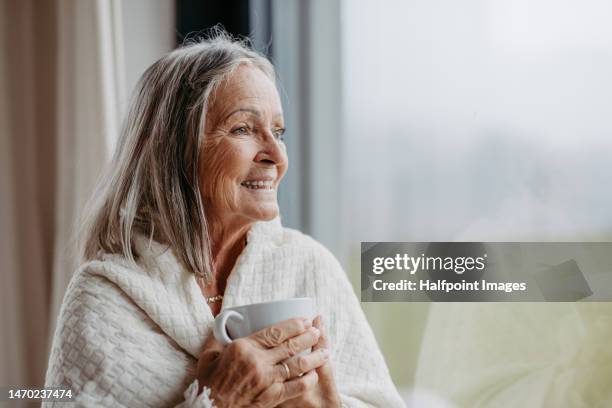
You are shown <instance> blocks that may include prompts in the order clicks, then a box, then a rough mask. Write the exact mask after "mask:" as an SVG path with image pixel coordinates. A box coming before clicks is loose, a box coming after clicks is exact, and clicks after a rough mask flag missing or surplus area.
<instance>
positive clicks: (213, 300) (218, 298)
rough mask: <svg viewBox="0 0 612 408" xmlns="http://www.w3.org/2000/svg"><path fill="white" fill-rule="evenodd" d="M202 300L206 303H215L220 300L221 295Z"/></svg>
mask: <svg viewBox="0 0 612 408" xmlns="http://www.w3.org/2000/svg"><path fill="white" fill-rule="evenodd" d="M204 299H205V300H206V303H215V302H216V301H218V300H222V299H223V295H215V296H210V297H206V296H204Z"/></svg>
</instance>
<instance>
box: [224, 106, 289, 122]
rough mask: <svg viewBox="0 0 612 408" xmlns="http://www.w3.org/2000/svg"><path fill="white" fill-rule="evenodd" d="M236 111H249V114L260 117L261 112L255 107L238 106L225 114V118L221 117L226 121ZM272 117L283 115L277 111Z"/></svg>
mask: <svg viewBox="0 0 612 408" xmlns="http://www.w3.org/2000/svg"><path fill="white" fill-rule="evenodd" d="M238 112H248V113H251V114H253V115H255V116H257V117H258V118H260V117H261V116H262V114H261V112H260V111H259V110H258V109H255V108H238V109H236V110H234V111H232V112H231V113H230V114H229V115H227V116H226V117H225V119H223V122H225V121H226V120H228V119H229V118H230V117H231V116H232V115H234V114H236V113H238ZM274 117H275V118H278V117H280V118H282V117H283V115H282V113H277V114H275V115H274Z"/></svg>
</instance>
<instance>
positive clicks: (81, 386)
mask: <svg viewBox="0 0 612 408" xmlns="http://www.w3.org/2000/svg"><path fill="white" fill-rule="evenodd" d="M247 241H248V245H247V246H246V248H245V250H244V251H243V253H242V254H241V255H240V257H239V258H238V260H237V261H236V265H235V267H234V269H233V270H232V272H231V274H230V276H229V278H228V281H227V287H226V290H225V294H224V299H223V306H222V308H223V309H224V308H228V307H232V306H237V305H243V304H249V303H256V302H264V301H270V300H276V299H287V298H293V297H303V296H309V297H312V298H314V299H315V301H316V306H317V311H318V312H319V313H321V314H322V315H323V319H324V324H325V325H326V327H327V329H328V332H329V337H330V340H331V343H332V348H331V350H330V351H331V361H332V365H333V368H334V375H335V380H336V384H337V386H338V390H339V392H340V395H341V398H342V402H343V403H344V405H345V406H347V407H384V408H393V407H403V406H404V405H403V403H402V401H401V399H400V397H399V395H398V393H397V391H396V389H395V387H394V385H393V383H392V382H391V379H390V376H389V373H388V370H387V367H386V365H385V361H384V359H383V356H382V354H381V353H380V350H379V349H378V346H377V344H376V340H375V338H374V336H373V334H372V331H371V330H370V327H369V326H368V323H367V321H366V319H365V317H364V315H363V312H362V310H361V308H360V305H359V302H358V300H357V298H356V296H355V294H354V292H353V290H352V287H351V285H350V283H349V281H348V280H347V278H346V275H345V273H344V271H343V270H342V268H341V266H340V264H339V263H338V262H337V260H336V259H335V258H334V256H333V255H332V254H331V253H330V252H329V251H327V250H326V249H325V248H324V247H323V246H321V245H320V244H319V243H317V242H316V241H314V240H313V239H312V238H310V237H308V236H306V235H303V234H301V233H299V232H297V231H294V230H291V229H287V228H283V227H282V226H281V224H280V220H279V219H276V220H274V221H270V222H259V223H256V224H255V225H254V226H253V227H252V228H251V230H250V231H249V233H248V236H247ZM136 250H137V251H138V253H140V254H142V256H141V259H140V260H139V261H138V266H137V265H134V264H130V263H129V262H127V261H126V260H125V259H124V258H122V257H119V256H117V255H103V256H101V257H100V259H99V260H95V261H91V262H88V263H86V264H84V265H83V266H82V267H81V268H80V269H79V270H78V271H77V272H76V273H75V276H74V277H73V278H72V280H71V282H70V285H69V287H68V290H67V292H66V295H65V298H64V302H63V304H62V308H61V312H60V316H59V320H58V323H57V329H56V332H55V337H54V340H53V347H52V351H51V356H50V360H49V367H48V371H47V377H46V385H47V386H60V387H67V388H71V389H72V391H73V393H74V394H75V395H76V397H75V400H76V402H77V404H76V406H85V407H100V406H107V407H111V406H112V407H168V406H177V405H182V406H202V407H210V406H212V404H211V402H210V400H209V398H208V396H207V395H206V392H207V391H209V390H207V389H205V390H204V392H203V393H201V394H200V395H199V396H197V395H196V393H197V388H196V387H197V384H196V383H194V379H195V366H196V363H197V356H198V354H199V353H200V351H201V350H202V346H203V344H204V341H205V340H206V338H207V336H208V335H209V334H210V333H211V327H212V323H213V320H214V318H213V315H212V313H211V310H210V308H209V307H208V305H207V304H206V302H205V300H204V298H203V296H202V293H201V291H200V289H199V287H198V285H197V283H196V282H195V279H194V276H193V275H192V274H191V273H189V272H187V271H185V270H184V269H183V268H182V267H181V266H180V265H179V263H178V262H177V260H176V258H175V257H174V256H173V254H172V251H171V250H168V249H167V248H166V247H164V246H162V245H160V244H158V243H156V242H154V241H149V240H147V239H145V238H144V237H139V238H138V239H137V242H136ZM190 385H191V386H190ZM210 397H211V398H212V399H213V400H214V392H213V394H212V395H211V396H210ZM213 403H214V401H213ZM73 406H74V405H73Z"/></svg>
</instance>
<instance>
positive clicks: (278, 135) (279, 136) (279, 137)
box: [274, 128, 285, 141]
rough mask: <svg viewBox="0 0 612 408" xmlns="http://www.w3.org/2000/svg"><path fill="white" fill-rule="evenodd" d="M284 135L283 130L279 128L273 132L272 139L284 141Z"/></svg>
mask: <svg viewBox="0 0 612 408" xmlns="http://www.w3.org/2000/svg"><path fill="white" fill-rule="evenodd" d="M284 134H285V128H279V129H276V130H274V137H276V139H277V140H281V141H283V140H285V138H284V137H283V135H284Z"/></svg>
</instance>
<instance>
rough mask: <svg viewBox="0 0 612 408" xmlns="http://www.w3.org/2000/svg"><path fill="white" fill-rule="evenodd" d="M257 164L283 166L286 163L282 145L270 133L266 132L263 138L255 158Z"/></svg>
mask: <svg viewBox="0 0 612 408" xmlns="http://www.w3.org/2000/svg"><path fill="white" fill-rule="evenodd" d="M255 161H256V162H258V163H268V164H273V165H283V164H285V163H286V161H287V154H286V152H285V147H284V145H283V143H282V142H281V141H280V140H278V139H277V138H276V137H275V136H274V135H273V134H272V132H270V131H268V132H267V134H266V135H265V137H264V141H263V143H262V145H261V149H260V151H259V152H258V153H257V155H256V156H255Z"/></svg>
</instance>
